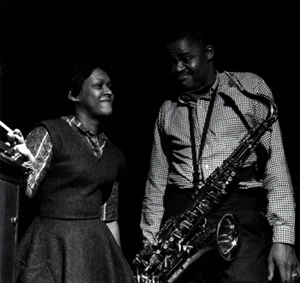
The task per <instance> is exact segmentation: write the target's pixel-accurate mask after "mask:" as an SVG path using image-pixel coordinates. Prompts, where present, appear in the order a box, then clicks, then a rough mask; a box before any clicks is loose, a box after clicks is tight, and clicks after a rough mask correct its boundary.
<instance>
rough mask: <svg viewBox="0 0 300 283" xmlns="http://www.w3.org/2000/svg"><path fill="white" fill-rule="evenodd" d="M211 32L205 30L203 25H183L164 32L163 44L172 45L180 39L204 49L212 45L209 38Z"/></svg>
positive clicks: (211, 40) (210, 37)
mask: <svg viewBox="0 0 300 283" xmlns="http://www.w3.org/2000/svg"><path fill="white" fill-rule="evenodd" d="M211 33H212V31H211V30H209V29H207V28H206V27H205V25H204V24H200V23H199V24H197V23H196V24H195V23H193V24H191V23H190V24H185V25H179V26H174V25H172V26H171V27H170V28H169V29H167V30H165V33H164V42H165V45H168V44H170V43H174V42H175V41H177V40H180V39H183V38H185V39H187V40H189V41H190V42H192V43H196V44H199V45H200V46H204V47H206V46H207V45H208V44H214V43H213V39H212V36H211Z"/></svg>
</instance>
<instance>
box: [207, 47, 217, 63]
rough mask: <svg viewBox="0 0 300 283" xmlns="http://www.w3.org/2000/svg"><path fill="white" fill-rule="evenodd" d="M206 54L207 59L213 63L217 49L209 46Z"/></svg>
mask: <svg viewBox="0 0 300 283" xmlns="http://www.w3.org/2000/svg"><path fill="white" fill-rule="evenodd" d="M206 54H207V59H208V60H209V61H211V60H212V59H213V58H214V56H215V48H214V47H213V46H212V45H207V47H206Z"/></svg>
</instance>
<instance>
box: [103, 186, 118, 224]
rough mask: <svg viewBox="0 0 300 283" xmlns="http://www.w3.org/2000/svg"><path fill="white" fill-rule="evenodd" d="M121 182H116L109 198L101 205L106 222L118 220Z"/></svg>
mask: <svg viewBox="0 0 300 283" xmlns="http://www.w3.org/2000/svg"><path fill="white" fill-rule="evenodd" d="M118 196H119V182H115V183H114V185H113V188H112V190H111V193H110V196H109V198H108V200H107V201H106V202H105V203H104V204H103V205H102V206H101V219H102V220H103V221H104V222H111V221H117V220H118V198H119V197H118Z"/></svg>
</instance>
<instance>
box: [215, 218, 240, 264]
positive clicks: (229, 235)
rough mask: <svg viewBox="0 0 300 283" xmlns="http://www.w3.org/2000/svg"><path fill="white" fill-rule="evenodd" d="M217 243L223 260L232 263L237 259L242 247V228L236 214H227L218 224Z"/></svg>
mask: <svg viewBox="0 0 300 283" xmlns="http://www.w3.org/2000/svg"><path fill="white" fill-rule="evenodd" d="M216 243H217V247H218V251H219V253H220V255H221V256H222V258H223V259H225V260H226V261H231V260H234V259H235V258H236V256H237V254H238V251H239V248H240V245H241V228H240V223H239V220H238V218H237V217H236V216H235V215H234V214H232V213H228V214H225V215H224V216H223V217H222V219H221V220H220V222H219V223H218V227H217V232H216Z"/></svg>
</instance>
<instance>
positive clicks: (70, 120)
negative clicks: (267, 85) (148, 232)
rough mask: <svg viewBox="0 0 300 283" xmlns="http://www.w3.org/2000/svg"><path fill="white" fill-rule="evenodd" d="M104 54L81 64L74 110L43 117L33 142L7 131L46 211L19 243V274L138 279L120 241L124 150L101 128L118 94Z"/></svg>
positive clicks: (44, 278) (72, 89) (75, 74)
mask: <svg viewBox="0 0 300 283" xmlns="http://www.w3.org/2000/svg"><path fill="white" fill-rule="evenodd" d="M103 66H105V65H104V64H103V62H101V61H97V60H95V59H94V58H93V59H92V60H84V61H81V62H79V61H78V62H77V63H76V64H74V68H72V74H71V76H70V79H69V80H67V81H68V82H69V93H68V98H69V100H71V101H72V102H73V104H74V110H75V111H74V115H71V116H65V117H61V118H59V119H55V120H48V121H43V122H41V123H39V124H38V125H36V126H35V127H34V129H33V130H32V131H31V132H30V133H29V135H28V137H27V139H26V143H25V142H24V139H23V137H22V133H21V132H20V131H19V130H17V129H16V130H14V132H13V133H9V134H8V139H9V141H10V142H13V143H14V144H16V145H15V150H16V152H17V153H21V154H22V155H23V158H25V159H26V160H27V162H26V164H24V165H26V166H30V168H31V171H30V174H29V176H28V178H27V187H26V195H27V196H29V197H32V196H33V195H35V194H36V197H38V198H39V199H38V203H39V215H38V216H37V217H36V218H34V220H33V221H32V223H31V225H30V227H29V229H28V230H27V232H26V233H25V235H24V236H23V238H22V240H21V241H20V243H19V247H18V262H17V277H18V282H26V283H29V282H34V283H38V282H43V283H45V282H70V283H75V282H76V283H77V282H78V283H79V282H84V283H89V282H91V283H95V282H105V283H113V282H122V283H124V282H133V281H134V279H133V274H132V272H131V270H130V267H129V264H128V263H127V262H126V260H125V258H124V256H123V254H122V252H121V248H120V236H119V228H118V222H117V217H118V215H117V201H118V198H117V196H118V181H119V175H120V172H121V171H122V169H123V166H124V156H123V153H122V152H121V151H120V150H119V149H118V148H116V147H115V146H114V145H113V144H112V143H111V142H110V141H109V140H108V139H107V137H106V136H105V135H104V134H103V133H102V131H101V127H102V125H103V119H104V118H105V117H106V116H108V115H110V114H111V113H112V103H113V100H114V95H113V93H112V91H111V81H110V78H109V76H108V74H107V73H106V72H105V70H104V68H103Z"/></svg>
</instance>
